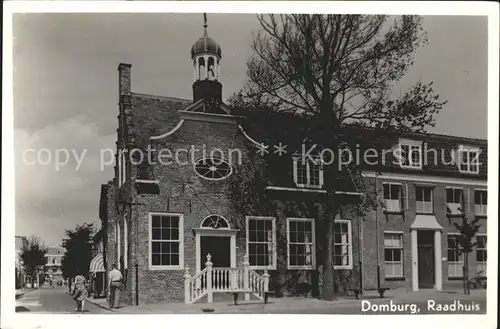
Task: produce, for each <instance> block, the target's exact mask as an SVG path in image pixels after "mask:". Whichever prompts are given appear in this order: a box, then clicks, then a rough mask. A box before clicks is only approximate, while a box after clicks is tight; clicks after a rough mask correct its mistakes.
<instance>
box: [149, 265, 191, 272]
mask: <svg viewBox="0 0 500 329" xmlns="http://www.w3.org/2000/svg"><path fill="white" fill-rule="evenodd" d="M149 270H150V271H184V270H185V268H184V267H180V266H149Z"/></svg>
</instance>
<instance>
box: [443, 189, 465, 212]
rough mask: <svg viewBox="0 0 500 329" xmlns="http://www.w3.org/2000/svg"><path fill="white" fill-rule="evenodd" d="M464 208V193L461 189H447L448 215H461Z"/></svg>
mask: <svg viewBox="0 0 500 329" xmlns="http://www.w3.org/2000/svg"><path fill="white" fill-rule="evenodd" d="M463 208H464V191H463V189H461V188H456V187H447V188H446V213H447V214H448V215H461V214H462V212H463V211H464V210H465V209H463Z"/></svg>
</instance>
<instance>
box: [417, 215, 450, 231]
mask: <svg viewBox="0 0 500 329" xmlns="http://www.w3.org/2000/svg"><path fill="white" fill-rule="evenodd" d="M410 229H412V230H442V229H443V227H442V226H441V225H439V223H438V221H437V220H436V216H434V215H417V216H416V217H415V221H414V222H413V224H411V225H410Z"/></svg>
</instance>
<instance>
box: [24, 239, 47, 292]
mask: <svg viewBox="0 0 500 329" xmlns="http://www.w3.org/2000/svg"><path fill="white" fill-rule="evenodd" d="M46 254H47V247H45V245H44V244H43V242H42V241H41V240H40V239H39V238H38V237H36V236H32V237H30V238H28V242H27V243H26V244H24V245H23V246H22V248H21V252H20V254H19V256H20V257H21V259H22V262H23V267H24V270H25V272H26V275H27V276H28V277H30V278H31V282H32V283H34V282H36V277H37V275H40V274H41V273H40V272H41V271H43V269H44V267H45V264H46V263H47V257H45V255H46Z"/></svg>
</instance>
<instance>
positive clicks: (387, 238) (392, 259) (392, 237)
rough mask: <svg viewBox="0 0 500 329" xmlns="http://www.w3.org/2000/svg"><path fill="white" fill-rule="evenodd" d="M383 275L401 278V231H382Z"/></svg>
mask: <svg viewBox="0 0 500 329" xmlns="http://www.w3.org/2000/svg"><path fill="white" fill-rule="evenodd" d="M384 258H385V277H386V278H402V277H404V275H403V233H400V232H385V233H384Z"/></svg>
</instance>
